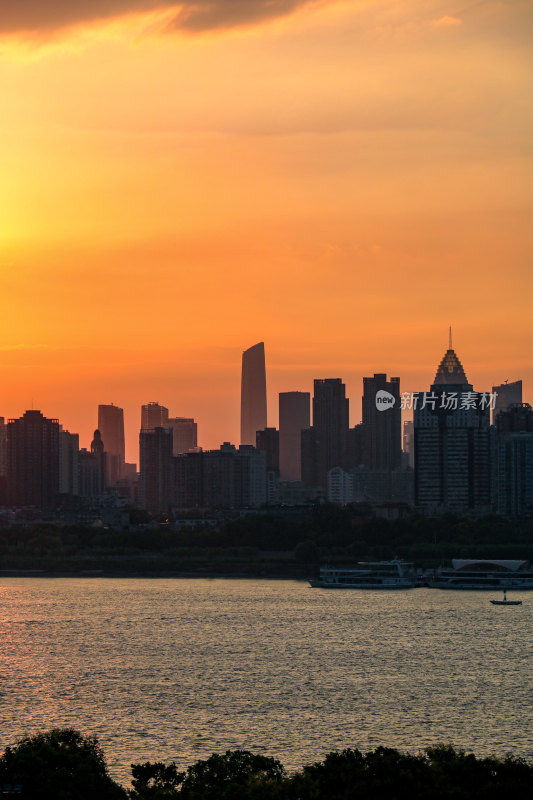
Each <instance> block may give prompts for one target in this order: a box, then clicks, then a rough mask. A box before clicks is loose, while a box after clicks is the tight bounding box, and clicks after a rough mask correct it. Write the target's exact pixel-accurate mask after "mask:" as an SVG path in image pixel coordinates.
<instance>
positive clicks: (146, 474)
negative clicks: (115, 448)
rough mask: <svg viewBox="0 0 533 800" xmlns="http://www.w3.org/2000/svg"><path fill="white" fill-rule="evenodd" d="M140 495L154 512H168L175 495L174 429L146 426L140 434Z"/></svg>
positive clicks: (141, 499) (142, 503)
mask: <svg viewBox="0 0 533 800" xmlns="http://www.w3.org/2000/svg"><path fill="white" fill-rule="evenodd" d="M139 450H140V472H139V494H140V502H141V505H142V507H143V508H145V509H146V510H147V511H149V512H150V513H151V514H166V513H168V511H169V509H170V507H171V505H172V501H173V497H174V481H173V479H174V465H173V462H172V430H171V429H170V428H162V427H156V428H143V429H142V430H141V432H140V434H139Z"/></svg>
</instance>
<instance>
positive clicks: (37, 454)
mask: <svg viewBox="0 0 533 800" xmlns="http://www.w3.org/2000/svg"><path fill="white" fill-rule="evenodd" d="M7 473H8V495H9V499H10V503H11V505H13V506H34V507H35V508H38V509H52V508H54V506H55V505H56V502H57V495H58V493H59V421H58V420H57V419H47V418H46V417H44V416H43V414H41V412H40V411H26V412H25V414H24V416H22V417H20V419H10V420H9V422H8V425H7Z"/></svg>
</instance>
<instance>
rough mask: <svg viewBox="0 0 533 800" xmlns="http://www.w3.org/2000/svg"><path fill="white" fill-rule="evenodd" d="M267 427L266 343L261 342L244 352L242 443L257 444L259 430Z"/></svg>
mask: <svg viewBox="0 0 533 800" xmlns="http://www.w3.org/2000/svg"><path fill="white" fill-rule="evenodd" d="M266 427H267V396H266V367H265V345H264V342H259V344H256V345H254V346H253V347H250V348H249V349H248V350H245V351H244V353H243V354H242V373H241V444H251V445H255V435H256V433H257V431H261V430H264V429H265V428H266Z"/></svg>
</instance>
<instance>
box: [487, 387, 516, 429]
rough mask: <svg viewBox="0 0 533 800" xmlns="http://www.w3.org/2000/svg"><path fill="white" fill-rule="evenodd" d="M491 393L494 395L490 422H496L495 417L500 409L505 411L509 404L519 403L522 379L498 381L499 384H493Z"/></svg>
mask: <svg viewBox="0 0 533 800" xmlns="http://www.w3.org/2000/svg"><path fill="white" fill-rule="evenodd" d="M492 393H493V395H495V397H496V401H495V403H494V409H493V411H492V422H493V424H496V417H497V416H498V414H499V413H500V411H506V410H507V409H508V408H509V406H512V405H517V404H518V405H520V404H521V402H522V381H511V382H509V381H505V382H504V383H500V385H499V386H493V387H492Z"/></svg>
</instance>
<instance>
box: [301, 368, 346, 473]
mask: <svg viewBox="0 0 533 800" xmlns="http://www.w3.org/2000/svg"><path fill="white" fill-rule="evenodd" d="M348 425H349V400H348V398H347V397H346V387H345V385H344V383H343V382H342V380H341V379H340V378H325V379H320V380H319V379H316V380H315V382H314V396H313V427H312V428H308V429H307V430H305V429H304V430H303V431H302V433H301V442H302V479H303V481H304V482H305V483H306V484H307V485H308V486H321V487H322V488H323V489H326V487H327V474H328V471H329V470H330V469H332V468H333V467H343V468H344V467H345V466H346V463H347V450H348Z"/></svg>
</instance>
